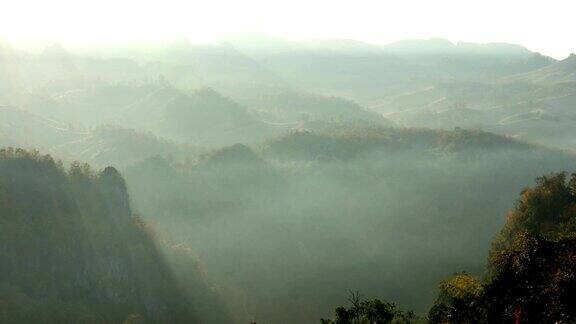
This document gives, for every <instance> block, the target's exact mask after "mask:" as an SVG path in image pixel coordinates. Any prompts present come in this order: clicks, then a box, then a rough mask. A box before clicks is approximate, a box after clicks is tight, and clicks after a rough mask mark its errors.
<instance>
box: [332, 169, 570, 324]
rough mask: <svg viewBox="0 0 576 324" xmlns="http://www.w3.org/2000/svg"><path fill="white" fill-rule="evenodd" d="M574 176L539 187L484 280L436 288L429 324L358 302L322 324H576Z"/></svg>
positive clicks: (457, 279)
mask: <svg viewBox="0 0 576 324" xmlns="http://www.w3.org/2000/svg"><path fill="white" fill-rule="evenodd" d="M575 220H576V174H573V175H572V176H571V177H570V178H569V179H567V175H566V173H559V174H553V175H549V176H544V177H540V178H538V179H537V185H536V186H534V187H531V188H527V189H525V190H524V191H523V192H522V195H521V196H520V199H519V200H518V203H517V206H516V208H515V209H514V210H512V211H511V212H510V213H509V214H508V215H507V222H506V225H505V226H504V228H503V229H502V231H501V232H500V234H498V236H497V237H496V238H495V240H494V242H493V244H492V249H491V251H490V257H489V260H488V269H487V272H486V274H485V275H484V276H482V277H475V276H472V275H470V274H467V273H458V274H456V275H454V277H452V278H450V279H448V280H445V281H443V282H441V283H440V285H439V290H440V291H439V294H438V298H437V299H436V301H435V303H434V305H433V306H432V308H431V309H430V310H429V312H428V315H427V317H426V318H418V317H416V316H415V315H414V314H413V313H412V312H404V311H401V310H398V308H397V307H396V306H395V305H394V304H393V303H390V302H387V301H380V300H378V299H371V300H364V301H362V300H360V297H359V295H358V294H357V293H352V294H351V295H350V298H349V302H350V304H351V306H350V307H348V308H346V307H343V306H340V307H338V308H336V310H335V317H334V319H332V320H325V319H322V320H321V323H322V324H356V323H358V324H361V323H366V324H372V323H378V324H384V323H420V322H422V323H424V322H427V323H438V324H440V323H454V324H456V323H470V324H474V323H574V322H575V321H576V270H575V269H576V226H575V225H576V222H575Z"/></svg>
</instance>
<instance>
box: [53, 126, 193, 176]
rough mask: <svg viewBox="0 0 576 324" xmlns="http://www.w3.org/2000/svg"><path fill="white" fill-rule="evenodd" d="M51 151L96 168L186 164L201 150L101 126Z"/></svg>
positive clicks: (130, 131) (126, 130)
mask: <svg viewBox="0 0 576 324" xmlns="http://www.w3.org/2000/svg"><path fill="white" fill-rule="evenodd" d="M51 151H52V152H53V153H54V154H56V155H57V156H60V157H62V158H66V159H67V160H78V161H86V162H90V163H91V164H92V165H96V166H103V165H114V166H116V167H125V166H127V165H130V164H133V163H136V162H139V161H141V160H143V159H146V158H149V157H153V156H161V157H164V158H168V159H177V160H186V159H189V158H191V157H192V156H194V155H195V154H197V153H198V152H199V149H198V148H195V147H192V146H190V145H185V144H181V143H177V142H173V141H169V140H166V139H163V138H159V137H157V136H156V135H154V134H152V133H149V132H139V131H136V130H134V129H129V128H121V127H117V126H100V127H97V128H95V129H93V130H91V131H89V132H87V133H86V134H85V135H84V136H82V137H80V138H78V139H76V140H74V141H69V142H66V143H62V144H60V145H56V146H54V147H52V148H51Z"/></svg>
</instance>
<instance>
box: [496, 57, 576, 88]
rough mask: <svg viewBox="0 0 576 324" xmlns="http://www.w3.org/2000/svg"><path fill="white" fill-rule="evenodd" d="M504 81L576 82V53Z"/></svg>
mask: <svg viewBox="0 0 576 324" xmlns="http://www.w3.org/2000/svg"><path fill="white" fill-rule="evenodd" d="M503 81H504V82H513V81H517V82H530V83H535V84H542V85H549V84H557V83H574V82H576V54H570V56H568V57H567V58H565V59H564V60H561V61H558V62H555V63H554V64H551V65H548V66H545V67H543V68H540V69H536V70H534V71H530V72H527V73H523V74H519V75H513V76H510V77H507V78H504V79H503Z"/></svg>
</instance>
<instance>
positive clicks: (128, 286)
mask: <svg viewBox="0 0 576 324" xmlns="http://www.w3.org/2000/svg"><path fill="white" fill-rule="evenodd" d="M149 234H150V232H149V230H148V229H147V226H146V225H145V224H144V223H143V222H142V221H141V220H140V219H139V218H134V216H133V214H132V212H131V208H130V200H129V197H128V192H127V190H126V186H125V183H124V179H123V178H122V177H121V176H120V174H119V173H118V172H117V171H116V170H115V169H114V168H111V167H108V168H106V169H104V170H103V171H101V172H98V173H95V172H93V171H92V170H91V169H90V167H89V166H88V165H86V164H80V163H74V164H72V165H71V166H70V168H69V169H68V170H64V168H63V166H62V164H61V163H58V162H56V161H54V160H53V159H52V158H51V157H49V156H43V155H40V154H38V153H37V152H29V151H24V150H21V149H2V150H0V322H2V323H121V322H123V321H125V320H126V321H127V322H131V321H132V322H134V321H135V320H136V319H138V320H139V321H140V322H151V323H154V322H158V323H167V322H170V323H190V322H191V321H194V320H195V318H196V315H195V313H194V311H193V310H192V305H191V300H190V299H189V297H190V296H189V295H188V294H187V291H186V288H185V287H186V286H181V285H178V284H177V283H176V278H177V277H176V276H175V273H173V271H172V269H171V268H169V267H168V266H167V265H166V264H165V262H164V259H163V256H162V254H164V255H166V256H169V257H171V258H172V259H173V260H181V261H179V262H181V263H182V262H187V265H186V269H187V270H186V272H188V274H187V275H186V279H187V280H189V283H188V285H195V289H198V290H199V291H200V290H203V291H204V292H205V294H206V296H205V297H207V298H208V300H209V299H210V298H212V297H210V294H209V293H206V292H207V288H206V287H203V286H202V282H201V277H200V276H198V269H197V265H196V262H195V261H193V260H194V259H193V258H190V256H186V257H185V258H184V257H183V255H181V254H180V256H178V255H177V254H178V252H176V251H171V252H168V253H167V252H166V251H165V250H171V249H169V248H167V247H159V246H158V245H157V243H158V242H156V241H155V240H154V239H153V238H152V237H151V236H150V235H149ZM161 249H162V251H161ZM186 258H188V259H186ZM184 260H189V261H184ZM182 269H184V268H182ZM180 271H181V270H180ZM205 304H206V303H205ZM198 305H202V302H201V303H199V304H198ZM136 322H138V321H136Z"/></svg>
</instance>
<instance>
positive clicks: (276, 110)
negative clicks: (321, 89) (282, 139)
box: [245, 89, 393, 125]
mask: <svg viewBox="0 0 576 324" xmlns="http://www.w3.org/2000/svg"><path fill="white" fill-rule="evenodd" d="M245 102H246V103H247V105H248V106H249V107H250V109H251V111H253V112H255V113H256V115H257V116H258V117H260V118H261V119H265V120H268V121H275V122H277V123H290V122H292V123H294V124H296V123H298V122H302V121H307V120H329V119H339V120H364V121H370V122H374V123H379V124H383V125H392V124H393V122H391V121H390V120H387V119H386V118H384V117H383V116H382V115H380V114H378V113H376V112H374V111H372V110H369V109H366V108H364V107H362V106H360V105H359V104H357V103H355V102H354V101H351V100H347V99H344V98H340V97H335V96H322V95H317V94H314V93H309V92H305V91H295V90H289V89H285V90H277V91H270V92H269V93H264V94H262V95H260V96H258V97H255V98H253V99H252V100H249V101H245Z"/></svg>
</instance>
